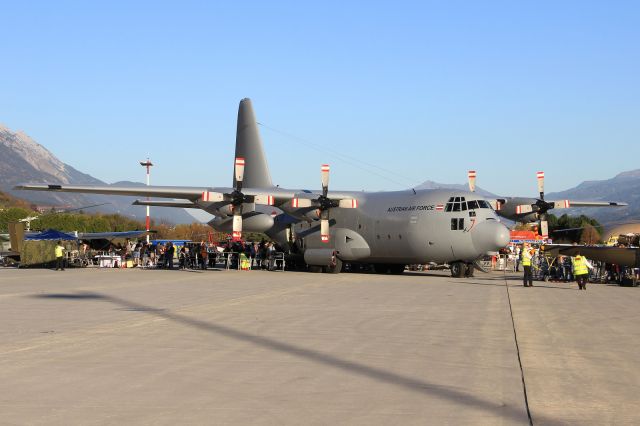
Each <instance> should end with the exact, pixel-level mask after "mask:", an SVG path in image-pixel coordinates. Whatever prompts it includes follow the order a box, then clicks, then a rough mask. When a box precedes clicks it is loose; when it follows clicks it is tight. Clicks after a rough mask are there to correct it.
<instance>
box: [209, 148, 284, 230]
mask: <svg viewBox="0 0 640 426" xmlns="http://www.w3.org/2000/svg"><path fill="white" fill-rule="evenodd" d="M244 166H245V159H244V158H242V157H238V158H236V160H235V164H234V176H235V181H236V182H235V183H236V185H235V187H234V188H233V192H231V193H221V192H209V191H204V192H203V193H202V198H201V201H204V202H214V203H218V202H226V203H228V204H226V203H225V205H228V206H229V207H230V210H231V213H232V214H233V231H232V238H233V240H234V241H238V240H240V239H241V238H242V213H243V205H244V204H249V203H255V204H263V205H269V206H272V205H274V203H275V199H274V197H273V195H268V194H257V195H245V194H244V193H243V192H242V182H243V179H244Z"/></svg>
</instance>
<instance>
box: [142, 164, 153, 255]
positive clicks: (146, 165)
mask: <svg viewBox="0 0 640 426" xmlns="http://www.w3.org/2000/svg"><path fill="white" fill-rule="evenodd" d="M140 165H141V166H143V167H146V168H147V186H149V182H150V180H149V172H150V171H151V166H153V163H152V162H151V160H149V158H147V161H141V162H140ZM148 199H149V197H147V200H148ZM150 225H151V223H150V221H149V206H147V220H146V227H147V244H149V230H150Z"/></svg>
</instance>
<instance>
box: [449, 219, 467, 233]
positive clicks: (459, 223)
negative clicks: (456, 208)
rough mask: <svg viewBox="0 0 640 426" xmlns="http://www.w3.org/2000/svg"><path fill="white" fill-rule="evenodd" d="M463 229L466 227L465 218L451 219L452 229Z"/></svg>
mask: <svg viewBox="0 0 640 426" xmlns="http://www.w3.org/2000/svg"><path fill="white" fill-rule="evenodd" d="M463 229H464V219H463V218H454V219H451V230H452V231H462V230H463Z"/></svg>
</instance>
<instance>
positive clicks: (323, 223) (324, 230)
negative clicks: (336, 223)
mask: <svg viewBox="0 0 640 426" xmlns="http://www.w3.org/2000/svg"><path fill="white" fill-rule="evenodd" d="M320 241H322V242H323V243H328V242H329V210H323V211H321V212H320Z"/></svg>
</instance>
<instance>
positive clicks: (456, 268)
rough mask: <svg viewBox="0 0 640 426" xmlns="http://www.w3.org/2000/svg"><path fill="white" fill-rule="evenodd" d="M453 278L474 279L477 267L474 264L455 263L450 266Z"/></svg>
mask: <svg viewBox="0 0 640 426" xmlns="http://www.w3.org/2000/svg"><path fill="white" fill-rule="evenodd" d="M449 267H450V268H451V276H452V277H454V278H463V277H473V273H474V271H475V267H474V266H473V263H465V262H453V263H451V264H450V265H449Z"/></svg>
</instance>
